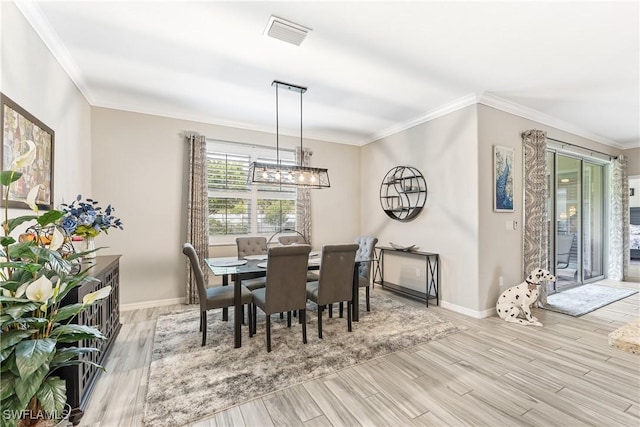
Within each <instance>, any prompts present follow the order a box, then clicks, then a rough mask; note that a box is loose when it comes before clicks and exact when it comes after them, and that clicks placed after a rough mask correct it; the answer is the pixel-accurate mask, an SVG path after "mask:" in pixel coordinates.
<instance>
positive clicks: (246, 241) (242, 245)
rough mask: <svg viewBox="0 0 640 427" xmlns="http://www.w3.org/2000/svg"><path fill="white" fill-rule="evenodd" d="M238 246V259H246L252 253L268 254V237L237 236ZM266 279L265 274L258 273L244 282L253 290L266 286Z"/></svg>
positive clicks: (243, 282)
mask: <svg viewBox="0 0 640 427" xmlns="http://www.w3.org/2000/svg"><path fill="white" fill-rule="evenodd" d="M236 246H237V248H238V259H244V258H245V257H247V256H251V255H266V254H267V238H266V237H257V236H256V237H238V238H236ZM265 280H266V278H265V277H264V274H261V273H257V274H256V275H255V276H254V277H248V278H247V279H245V280H243V281H242V284H243V285H244V286H246V287H247V289H249V290H250V291H252V290H254V289H260V288H264V284H265Z"/></svg>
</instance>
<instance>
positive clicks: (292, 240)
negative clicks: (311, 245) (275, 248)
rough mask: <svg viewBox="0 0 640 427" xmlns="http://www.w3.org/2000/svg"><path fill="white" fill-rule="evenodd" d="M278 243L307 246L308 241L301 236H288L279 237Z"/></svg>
mask: <svg viewBox="0 0 640 427" xmlns="http://www.w3.org/2000/svg"><path fill="white" fill-rule="evenodd" d="M278 242H279V243H280V244H281V245H285V246H286V245H306V244H308V243H307V241H306V240H305V239H304V237H303V236H301V235H299V234H287V235H284V236H278Z"/></svg>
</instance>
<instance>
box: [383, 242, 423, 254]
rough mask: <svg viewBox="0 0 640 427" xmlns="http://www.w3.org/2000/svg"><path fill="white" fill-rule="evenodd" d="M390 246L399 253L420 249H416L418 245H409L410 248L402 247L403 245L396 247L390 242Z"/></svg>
mask: <svg viewBox="0 0 640 427" xmlns="http://www.w3.org/2000/svg"><path fill="white" fill-rule="evenodd" d="M389 244H390V245H391V247H392V248H393V249H395V250H397V251H407V252H408V251H412V250H414V249H418V248H417V247H416V245H409V246H402V245H396V244H395V243H393V242H389Z"/></svg>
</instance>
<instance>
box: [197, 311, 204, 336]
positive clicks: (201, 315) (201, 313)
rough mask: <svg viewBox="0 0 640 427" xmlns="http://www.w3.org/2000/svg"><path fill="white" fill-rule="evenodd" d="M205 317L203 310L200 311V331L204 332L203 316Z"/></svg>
mask: <svg viewBox="0 0 640 427" xmlns="http://www.w3.org/2000/svg"><path fill="white" fill-rule="evenodd" d="M203 317H204V313H203V312H202V311H201V312H200V331H198V332H202V318H203Z"/></svg>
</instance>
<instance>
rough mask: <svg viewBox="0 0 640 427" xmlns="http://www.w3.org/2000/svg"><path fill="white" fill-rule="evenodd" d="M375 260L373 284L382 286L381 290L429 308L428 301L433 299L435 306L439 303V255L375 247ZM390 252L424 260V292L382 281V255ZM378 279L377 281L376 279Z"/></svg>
mask: <svg viewBox="0 0 640 427" xmlns="http://www.w3.org/2000/svg"><path fill="white" fill-rule="evenodd" d="M375 251H376V260H377V262H378V264H377V266H376V269H375V271H374V278H373V282H374V283H377V284H380V285H382V287H383V288H385V289H388V290H390V291H393V292H397V293H400V294H403V295H408V296H411V297H414V298H418V299H421V300H424V301H425V302H426V304H427V307H429V300H430V299H435V300H436V305H438V304H439V301H440V255H439V254H435V253H431V252H421V251H403V250H399V249H394V248H390V247H387V246H376V247H375ZM388 252H392V253H393V254H394V255H395V254H398V255H401V256H409V257H421V258H424V261H425V267H426V278H425V292H421V291H418V290H415V289H411V288H407V287H405V286H402V285H400V284H397V283H391V282H388V281H385V280H384V254H385V253H388ZM378 277H379V279H378Z"/></svg>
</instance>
